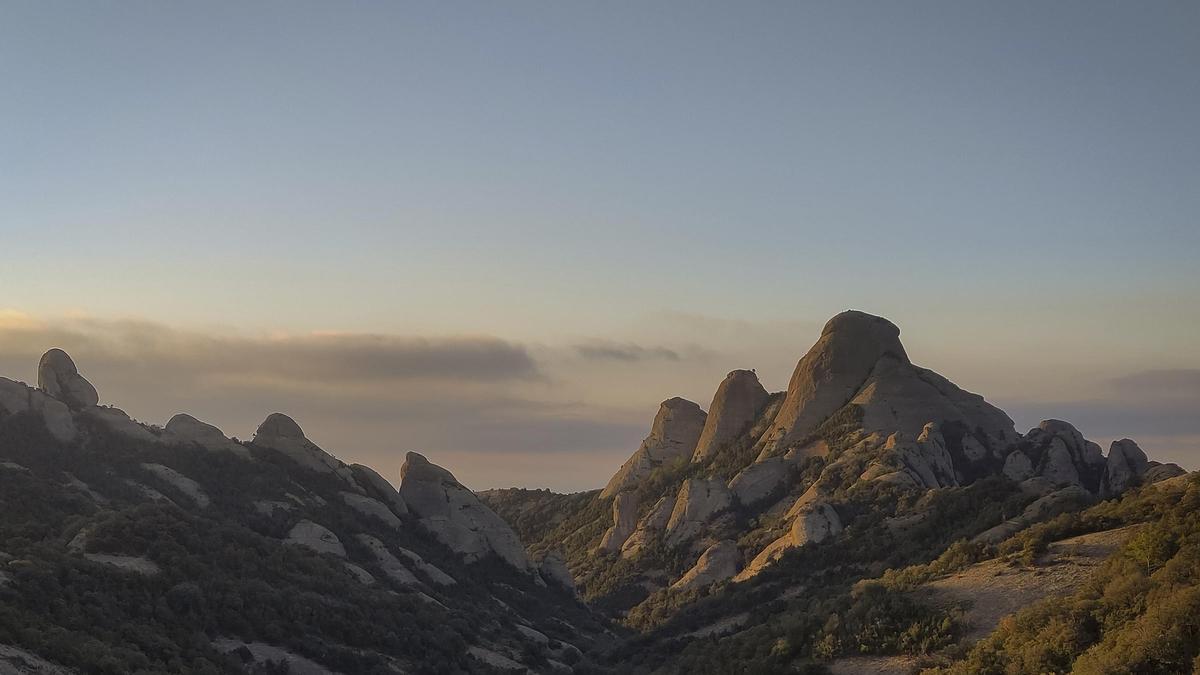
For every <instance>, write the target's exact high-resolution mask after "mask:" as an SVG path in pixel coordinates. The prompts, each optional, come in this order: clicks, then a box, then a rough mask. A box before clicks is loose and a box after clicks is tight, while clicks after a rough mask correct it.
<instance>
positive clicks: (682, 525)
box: [665, 478, 733, 546]
mask: <svg viewBox="0 0 1200 675" xmlns="http://www.w3.org/2000/svg"><path fill="white" fill-rule="evenodd" d="M732 504H733V496H732V494H731V493H730V492H729V488H727V487H725V483H724V482H723V481H721V480H718V479H709V480H705V479H698V478H692V479H689V480H686V481H684V482H683V486H682V487H681V488H680V489H679V494H678V495H677V496H676V497H675V506H674V508H672V510H671V517H670V518H669V519H668V520H667V528H666V538H665V541H666V543H667V545H669V546H678V545H679V544H681V543H683V542H685V541H688V540H690V539H692V538H693V537H695V536H696V535H698V534H700V532H701V531H703V530H704V525H705V524H706V523H708V521H709V520H711V519H712V517H713V516H715V515H717V514H718V513H721V512H722V511H725V510H726V509H728V508H729V507H730V506H731V505H732Z"/></svg>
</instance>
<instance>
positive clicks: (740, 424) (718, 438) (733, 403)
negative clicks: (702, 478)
mask: <svg viewBox="0 0 1200 675" xmlns="http://www.w3.org/2000/svg"><path fill="white" fill-rule="evenodd" d="M768 398H770V394H768V393H767V390H766V389H763V386H762V384H761V383H759V381H758V375H755V374H754V371H751V370H735V371H733V372H731V373H729V375H727V376H725V379H724V380H723V381H722V382H721V384H720V386H718V387H717V393H716V394H715V395H714V396H713V400H712V405H710V406H709V407H708V417H707V418H706V419H705V421H704V430H703V431H702V432H701V434H700V440H699V441H698V442H697V443H696V452H695V453H693V454H692V461H693V462H700V461H703V460H705V459H707V458H708V457H709V456H711V455H713V454H715V453H716V452H718V451H719V450H720V449H721V448H723V447H725V446H726V445H728V444H729V443H730V442H731V441H733V440H735V439H737V437H738V436H740V435H741V434H743V433H745V431H746V427H747V426H749V425H750V424H751V423H752V422H753V421H754V418H755V416H756V415H758V413H759V411H760V410H762V407H763V406H764V405H766V403H767V399H768Z"/></svg>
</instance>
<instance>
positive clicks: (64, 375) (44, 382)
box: [38, 349, 100, 410]
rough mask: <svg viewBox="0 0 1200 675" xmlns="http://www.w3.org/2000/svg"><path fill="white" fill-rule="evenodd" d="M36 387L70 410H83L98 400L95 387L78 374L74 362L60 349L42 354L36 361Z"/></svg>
mask: <svg viewBox="0 0 1200 675" xmlns="http://www.w3.org/2000/svg"><path fill="white" fill-rule="evenodd" d="M38 389H41V390H42V391H44V392H46V393H47V394H49V395H50V396H52V397H54V398H56V399H58V400H60V401H62V402H63V403H65V404H67V407H68V408H70V409H72V410H83V409H84V408H90V407H92V406H94V405H96V404H97V403H99V402H100V396H99V395H98V394H97V393H96V388H95V387H93V386H92V383H91V382H88V381H87V379H85V378H84V377H83V376H82V375H80V374H79V369H78V368H76V367H75V362H74V361H72V360H71V357H70V356H68V355H67V353H66V352H64V351H63V350H61V349H51V350H50V351H48V352H46V353H45V354H42V359H41V361H39V362H38Z"/></svg>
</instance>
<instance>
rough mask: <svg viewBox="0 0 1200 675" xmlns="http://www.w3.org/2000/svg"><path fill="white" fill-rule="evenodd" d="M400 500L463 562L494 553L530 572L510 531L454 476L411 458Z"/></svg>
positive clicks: (414, 455) (402, 478)
mask: <svg viewBox="0 0 1200 675" xmlns="http://www.w3.org/2000/svg"><path fill="white" fill-rule="evenodd" d="M400 497H401V498H402V499H403V500H404V503H405V504H407V505H408V509H409V511H410V512H411V513H413V514H415V515H416V516H417V517H418V518H419V519H420V523H421V525H422V526H424V527H425V528H426V529H427V530H429V532H430V533H432V534H433V536H434V537H436V538H437V539H438V540H439V541H441V542H442V543H443V544H445V545H446V546H448V547H450V549H451V550H453V551H455V552H457V553H459V554H461V555H462V556H463V558H464V559H466V560H467V561H474V560H479V559H480V558H482V557H483V556H485V555H488V554H491V553H494V554H496V555H498V556H499V557H500V558H501V559H503V560H505V561H506V562H508V563H509V564H510V565H512V566H513V567H515V568H517V569H519V570H533V565H532V564H531V563H530V561H529V558H528V556H527V555H526V554H525V548H524V546H522V544H521V541H520V539H518V538H517V535H516V533H515V532H513V530H512V528H511V527H509V526H508V523H505V522H504V521H503V520H502V519H501V518H500V517H499V516H497V515H496V514H495V513H494V512H493V511H492V510H491V509H489V508H488V507H487V506H485V505H484V504H483V502H481V501H479V498H478V497H477V496H475V493H473V492H471V491H470V490H468V489H467V488H465V487H463V485H462V484H461V483H459V482H458V481H457V480H456V479H455V478H454V475H453V474H451V473H450V472H449V471H447V470H445V469H443V468H442V467H440V466H437V465H436V464H431V463H430V462H429V460H427V459H425V457H424V456H423V455H420V454H418V453H415V452H410V453H408V455H407V456H406V457H405V460H404V465H403V466H402V467H401V468H400Z"/></svg>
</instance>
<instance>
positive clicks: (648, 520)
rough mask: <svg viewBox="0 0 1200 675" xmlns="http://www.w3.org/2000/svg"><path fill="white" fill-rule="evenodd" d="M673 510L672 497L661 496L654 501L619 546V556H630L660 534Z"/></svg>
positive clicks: (673, 501) (673, 500)
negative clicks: (631, 532)
mask: <svg viewBox="0 0 1200 675" xmlns="http://www.w3.org/2000/svg"><path fill="white" fill-rule="evenodd" d="M674 510H675V499H674V498H673V497H662V498H660V499H659V500H658V501H657V502H654V506H651V507H650V510H649V511H647V512H646V515H644V516H642V519H641V520H639V521H638V524H637V527H636V528H634V531H633V534H631V535H630V536H629V538H628V539H626V540H625V543H624V544H623V545H622V546H621V557H622V558H631V557H633V556H635V555H637V554H638V553H639V552H640V551H641V550H642V549H643V548H645V547H646V546H647V545H649V544H650V543H651V542H653V541H654V540H655V539H657V538H658V537H659V536H661V535H662V532H663V530H665V529H667V522H668V521H670V520H671V513H672V512H673V511H674Z"/></svg>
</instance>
